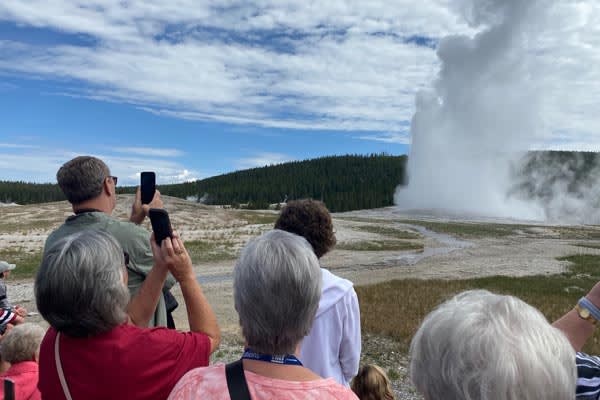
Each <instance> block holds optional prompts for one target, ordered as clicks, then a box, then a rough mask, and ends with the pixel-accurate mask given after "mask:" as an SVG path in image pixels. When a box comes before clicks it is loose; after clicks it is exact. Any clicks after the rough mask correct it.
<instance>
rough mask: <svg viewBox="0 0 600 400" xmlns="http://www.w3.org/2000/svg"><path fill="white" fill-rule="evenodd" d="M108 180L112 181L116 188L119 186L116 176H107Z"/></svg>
mask: <svg viewBox="0 0 600 400" xmlns="http://www.w3.org/2000/svg"><path fill="white" fill-rule="evenodd" d="M107 178H110V179H112V181H113V182H114V183H115V186H117V182H118V181H119V178H117V177H116V176H112V175H109V176H107Z"/></svg>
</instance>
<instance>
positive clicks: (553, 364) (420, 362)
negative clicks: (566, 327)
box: [410, 290, 576, 400]
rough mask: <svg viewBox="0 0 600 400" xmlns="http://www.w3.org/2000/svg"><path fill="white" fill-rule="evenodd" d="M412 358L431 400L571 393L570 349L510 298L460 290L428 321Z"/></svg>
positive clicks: (559, 399) (521, 399) (559, 397)
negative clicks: (460, 291) (461, 291)
mask: <svg viewBox="0 0 600 400" xmlns="http://www.w3.org/2000/svg"><path fill="white" fill-rule="evenodd" d="M410 358H411V361H410V376H411V379H412V381H413V383H414V384H415V386H416V388H417V390H419V392H421V394H423V395H424V396H425V398H426V399H428V400H436V399H466V400H534V399H545V400H549V399H550V400H552V399H556V400H565V399H574V398H575V384H576V367H575V350H574V349H573V348H572V347H571V344H570V343H569V341H568V340H567V338H566V337H565V336H564V335H563V334H562V332H560V331H559V330H558V329H556V328H554V327H552V326H551V325H550V324H549V323H548V321H547V320H546V319H545V318H544V316H543V315H542V314H541V313H540V312H539V311H538V310H536V309H535V308H533V307H531V306H530V305H528V304H527V303H525V302H523V301H521V300H519V299H517V298H516V297H512V296H501V295H496V294H493V293H490V292H488V291H485V290H472V291H467V292H464V293H461V294H458V295H457V296H455V297H454V298H452V299H451V300H449V301H447V302H445V303H444V304H442V305H440V306H439V307H438V308H437V309H435V310H434V311H432V312H431V313H430V314H429V315H428V316H427V317H426V318H425V320H424V321H423V323H422V324H421V327H420V328H419V330H418V331H417V333H416V335H415V336H414V338H413V340H412V343H411V347H410Z"/></svg>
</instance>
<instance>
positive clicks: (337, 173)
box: [0, 154, 406, 211]
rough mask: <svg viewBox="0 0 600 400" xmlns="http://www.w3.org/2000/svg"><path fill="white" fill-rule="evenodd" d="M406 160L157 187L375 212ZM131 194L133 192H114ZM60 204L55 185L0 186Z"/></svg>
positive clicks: (359, 160) (356, 159) (312, 163)
mask: <svg viewBox="0 0 600 400" xmlns="http://www.w3.org/2000/svg"><path fill="white" fill-rule="evenodd" d="M405 167H406V156H392V155H388V154H371V155H345V156H330V157H321V158H316V159H312V160H304V161H293V162H288V163H283V164H278V165H270V166H266V167H261V168H252V169H247V170H243V171H236V172H232V173H228V174H223V175H219V176H214V177H211V178H207V179H202V180H197V181H193V182H185V183H179V184H172V185H160V186H159V187H158V188H159V190H160V191H161V193H162V194H164V195H167V196H175V197H180V198H188V199H194V200H196V201H199V202H202V203H204V204H225V205H231V206H233V207H236V206H238V207H239V206H243V207H247V208H254V209H266V208H268V207H269V206H270V205H272V204H276V203H283V202H285V201H286V200H291V199H301V198H308V197H310V198H314V199H318V200H322V201H324V202H325V203H326V204H327V206H328V207H329V209H330V210H331V211H348V210H356V209H363V208H377V207H384V206H389V205H392V204H393V196H394V190H395V188H396V186H397V185H398V184H400V183H402V182H404V175H405ZM117 189H118V192H119V193H134V191H135V187H118V188H117ZM60 200H65V197H64V195H63V194H62V192H61V191H60V189H59V187H58V185H56V184H34V183H26V182H8V181H0V201H1V202H4V203H10V202H15V203H18V204H31V203H41V202H49V201H60Z"/></svg>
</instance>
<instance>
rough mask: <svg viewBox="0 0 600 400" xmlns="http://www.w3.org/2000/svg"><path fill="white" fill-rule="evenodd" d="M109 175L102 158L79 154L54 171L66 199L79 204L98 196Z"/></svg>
mask: <svg viewBox="0 0 600 400" xmlns="http://www.w3.org/2000/svg"><path fill="white" fill-rule="evenodd" d="M109 175H110V170H109V169H108V167H107V166H106V164H105V163H104V162H103V161H102V160H100V159H98V158H96V157H92V156H80V157H75V158H74V159H72V160H71V161H68V162H66V163H65V164H63V166H62V167H60V169H59V170H58V172H57V173H56V180H57V181H58V186H60V189H61V190H62V191H63V193H64V194H65V196H66V197H67V200H69V202H70V203H71V204H79V203H82V202H84V201H86V200H89V199H93V198H96V197H98V196H99V195H100V193H102V188H103V184H104V180H105V179H106V177H108V176H109Z"/></svg>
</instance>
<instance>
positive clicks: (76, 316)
mask: <svg viewBox="0 0 600 400" xmlns="http://www.w3.org/2000/svg"><path fill="white" fill-rule="evenodd" d="M125 273H126V271H125V261H124V255H123V250H122V249H121V246H119V244H118V243H117V241H116V240H115V239H114V238H113V237H112V236H111V235H109V234H108V233H105V232H101V231H94V230H84V231H81V232H77V233H75V234H73V235H70V236H67V237H65V238H63V239H61V240H59V241H58V242H56V243H55V244H54V245H53V246H52V247H51V248H49V249H48V250H47V251H46V253H45V254H44V259H43V260H42V264H41V265H40V269H39V271H38V273H37V276H36V278H35V299H36V303H37V307H38V310H39V312H40V314H42V316H43V317H44V319H45V320H46V321H48V323H49V324H50V325H51V326H52V327H53V328H54V329H56V330H57V331H59V332H63V333H64V334H66V335H69V336H73V337H88V336H94V335H97V334H99V333H102V332H106V331H108V330H110V329H112V328H114V327H115V326H117V325H120V324H122V323H123V322H125V321H126V320H127V314H126V311H125V310H126V307H127V303H128V302H129V291H128V290H127V286H125V283H124V277H125Z"/></svg>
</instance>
